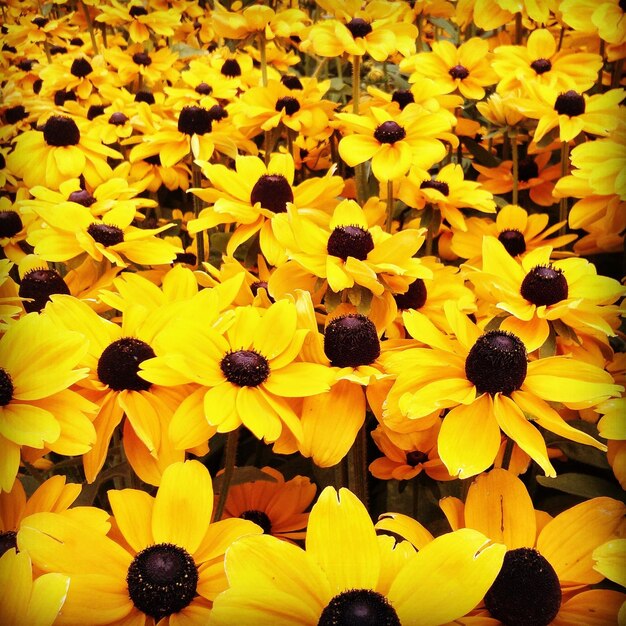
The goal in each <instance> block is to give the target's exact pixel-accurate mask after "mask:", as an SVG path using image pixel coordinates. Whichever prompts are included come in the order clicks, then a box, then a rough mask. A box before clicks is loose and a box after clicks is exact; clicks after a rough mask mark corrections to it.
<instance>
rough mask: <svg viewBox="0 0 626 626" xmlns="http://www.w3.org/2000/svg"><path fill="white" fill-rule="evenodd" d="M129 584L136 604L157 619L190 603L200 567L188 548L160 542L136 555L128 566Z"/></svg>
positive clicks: (176, 611)
mask: <svg viewBox="0 0 626 626" xmlns="http://www.w3.org/2000/svg"><path fill="white" fill-rule="evenodd" d="M126 583H127V584H128V595H129V596H130V599H131V600H132V601H133V604H134V605H135V607H136V608H137V609H139V610H140V611H142V612H143V613H145V614H146V615H149V616H150V617H153V618H154V619H155V621H157V622H158V621H159V620H160V619H162V618H164V617H168V616H169V615H172V614H173V613H178V612H179V611H182V609H184V608H185V607H186V606H189V605H190V604H191V602H192V601H193V599H194V597H195V596H196V588H197V586H198V568H197V567H196V564H195V562H194V560H193V558H192V556H191V555H190V554H189V553H188V552H187V551H186V550H185V549H183V548H180V547H178V546H175V545H173V544H171V543H158V544H156V545H153V546H149V547H148V548H146V549H145V550H142V551H141V552H139V553H138V554H137V556H136V557H135V558H134V559H133V561H132V563H131V564H130V567H129V568H128V574H127V576H126Z"/></svg>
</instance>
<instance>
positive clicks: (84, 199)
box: [67, 189, 96, 207]
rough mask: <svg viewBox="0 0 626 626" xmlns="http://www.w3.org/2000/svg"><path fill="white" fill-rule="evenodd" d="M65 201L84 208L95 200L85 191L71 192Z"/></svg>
mask: <svg viewBox="0 0 626 626" xmlns="http://www.w3.org/2000/svg"><path fill="white" fill-rule="evenodd" d="M67 199H68V200H69V201H70V202H76V204H81V205H82V206H84V207H90V206H91V205H92V204H93V203H94V202H95V201H96V199H95V198H94V197H93V196H92V195H91V194H90V193H89V192H88V191H87V190H86V189H79V190H78V191H72V193H71V194H70V195H69V196H68V198H67Z"/></svg>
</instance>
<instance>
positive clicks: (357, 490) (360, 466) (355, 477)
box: [348, 423, 368, 507]
mask: <svg viewBox="0 0 626 626" xmlns="http://www.w3.org/2000/svg"><path fill="white" fill-rule="evenodd" d="M348 486H349V488H350V491H352V493H353V494H354V495H355V496H356V497H357V498H359V500H361V502H362V503H363V504H364V505H365V506H366V507H367V500H368V493H367V431H366V426H365V423H363V426H361V428H360V430H359V432H358V434H357V436H356V439H355V440H354V444H353V445H352V448H350V452H349V453H348Z"/></svg>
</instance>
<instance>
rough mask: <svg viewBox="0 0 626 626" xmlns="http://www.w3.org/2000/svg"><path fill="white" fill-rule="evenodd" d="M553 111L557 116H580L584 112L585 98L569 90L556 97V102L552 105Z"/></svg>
mask: <svg viewBox="0 0 626 626" xmlns="http://www.w3.org/2000/svg"><path fill="white" fill-rule="evenodd" d="M554 110H555V111H556V112H557V113H558V114H559V115H568V116H569V117H576V116H577V115H582V114H583V113H584V112H585V98H583V96H582V95H581V94H579V93H576V92H575V91H574V90H572V89H570V90H569V91H566V92H565V93H562V94H560V95H559V96H557V99H556V102H555V103H554Z"/></svg>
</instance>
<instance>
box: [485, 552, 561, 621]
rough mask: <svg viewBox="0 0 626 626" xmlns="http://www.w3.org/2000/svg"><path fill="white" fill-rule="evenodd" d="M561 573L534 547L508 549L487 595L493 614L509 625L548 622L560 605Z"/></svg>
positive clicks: (487, 603) (487, 601)
mask: <svg viewBox="0 0 626 626" xmlns="http://www.w3.org/2000/svg"><path fill="white" fill-rule="evenodd" d="M561 597H562V595H561V586H560V583H559V577H558V576H557V574H556V572H555V571H554V568H553V567H552V565H550V563H549V562H548V560H547V559H546V558H545V557H543V556H541V554H539V552H537V550H534V549H532V548H517V549H515V550H509V551H508V552H507V553H506V554H505V555H504V562H503V564H502V569H501V570H500V573H499V574H498V576H497V578H496V580H495V581H494V583H493V585H491V588H490V589H489V591H488V592H487V594H486V595H485V606H486V607H487V609H488V611H489V613H491V616H492V617H495V618H496V619H498V620H500V621H501V622H502V623H503V624H506V626H548V624H550V623H551V622H552V620H553V619H554V618H555V617H556V615H557V613H558V612H559V608H560V607H561Z"/></svg>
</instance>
